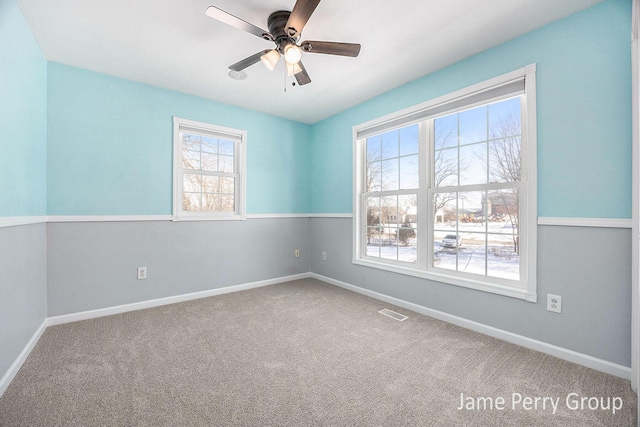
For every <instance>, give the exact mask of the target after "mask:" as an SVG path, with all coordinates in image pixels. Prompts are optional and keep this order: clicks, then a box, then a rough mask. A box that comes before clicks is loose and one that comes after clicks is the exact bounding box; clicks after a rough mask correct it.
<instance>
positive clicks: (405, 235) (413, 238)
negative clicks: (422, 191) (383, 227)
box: [398, 194, 418, 262]
mask: <svg viewBox="0 0 640 427" xmlns="http://www.w3.org/2000/svg"><path fill="white" fill-rule="evenodd" d="M417 201H418V198H417V195H415V194H412V195H404V196H398V212H399V214H400V216H401V218H400V219H399V220H398V224H399V225H400V228H399V229H398V260H400V261H406V262H416V261H417V260H418V239H417V237H418V233H417V231H416V230H417V228H416V227H417V225H418V206H417Z"/></svg>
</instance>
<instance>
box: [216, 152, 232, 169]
mask: <svg viewBox="0 0 640 427" xmlns="http://www.w3.org/2000/svg"><path fill="white" fill-rule="evenodd" d="M219 157H220V166H219V167H220V172H226V173H233V157H232V156H223V155H220V156H219Z"/></svg>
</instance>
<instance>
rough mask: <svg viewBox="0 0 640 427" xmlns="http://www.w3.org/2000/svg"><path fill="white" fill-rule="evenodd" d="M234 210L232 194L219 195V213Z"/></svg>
mask: <svg viewBox="0 0 640 427" xmlns="http://www.w3.org/2000/svg"><path fill="white" fill-rule="evenodd" d="M234 210H235V199H234V197H233V195H232V194H221V195H220V211H222V212H233V211H234Z"/></svg>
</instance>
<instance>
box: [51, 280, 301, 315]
mask: <svg viewBox="0 0 640 427" xmlns="http://www.w3.org/2000/svg"><path fill="white" fill-rule="evenodd" d="M308 277H310V276H309V273H302V274H296V275H293V276H285V277H278V278H275V279H269V280H262V281H259V282H252V283H245V284H242V285H234V286H227V287H224V288H217V289H210V290H207V291H201V292H193V293H190V294H183V295H175V296H171V297H166V298H158V299H152V300H147V301H141V302H134V303H131V304H124V305H118V306H115V307H107V308H99V309H97V310H89V311H82V312H79V313H71V314H64V315H61V316H54V317H49V318H48V319H47V326H53V325H62V324H64V323H71V322H79V321H81V320H88V319H95V318H98V317H104V316H111V315H114V314H120V313H127V312H129V311H136V310H144V309H145V308H153V307H159V306H162V305H168V304H175V303H178V302H183V301H191V300H194V299H200V298H207V297H212V296H216V295H222V294H228V293H231V292H239V291H246V290H248V289H254V288H260V287H262V286H269V285H275V284H277V283H283V282H289V281H292V280H300V279H306V278H308Z"/></svg>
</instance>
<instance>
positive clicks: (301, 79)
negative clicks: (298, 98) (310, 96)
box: [294, 61, 311, 86]
mask: <svg viewBox="0 0 640 427" xmlns="http://www.w3.org/2000/svg"><path fill="white" fill-rule="evenodd" d="M298 67H300V70H301V71H300V72H298V73H296V74H294V76H295V78H296V80H297V81H298V84H299V85H300V86H304V85H306V84H309V83H311V77H309V74H307V70H306V69H305V68H304V65H302V61H300V62H298Z"/></svg>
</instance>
